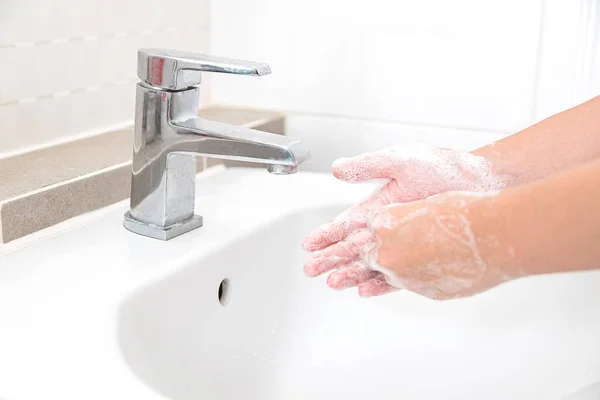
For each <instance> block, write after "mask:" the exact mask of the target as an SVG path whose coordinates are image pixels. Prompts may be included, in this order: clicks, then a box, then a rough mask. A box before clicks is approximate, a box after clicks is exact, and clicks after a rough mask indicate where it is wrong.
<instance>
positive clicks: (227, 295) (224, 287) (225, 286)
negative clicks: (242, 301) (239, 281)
mask: <svg viewBox="0 0 600 400" xmlns="http://www.w3.org/2000/svg"><path fill="white" fill-rule="evenodd" d="M219 303H221V305H222V306H223V307H225V306H228V305H229V303H231V283H230V282H229V279H223V280H222V281H221V284H220V285H219Z"/></svg>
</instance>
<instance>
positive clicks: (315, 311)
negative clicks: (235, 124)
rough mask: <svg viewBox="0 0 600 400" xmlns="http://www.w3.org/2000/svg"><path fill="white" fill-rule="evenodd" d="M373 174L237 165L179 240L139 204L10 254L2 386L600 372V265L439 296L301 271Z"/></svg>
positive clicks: (2, 271)
mask: <svg viewBox="0 0 600 400" xmlns="http://www.w3.org/2000/svg"><path fill="white" fill-rule="evenodd" d="M372 189H373V188H372V187H370V186H357V185H345V184H341V183H339V182H336V181H335V180H334V179H333V178H331V177H330V176H326V175H321V174H309V173H299V174H297V175H295V176H289V177H274V176H271V175H268V174H267V173H266V172H264V171H257V170H244V169H230V170H227V171H224V172H221V173H219V174H215V175H213V176H210V177H206V178H202V179H198V188H197V193H198V201H197V212H199V213H200V214H202V215H204V217H205V226H204V227H202V228H200V229H197V230H195V231H192V232H189V233H187V234H185V235H183V236H181V237H179V238H176V239H173V240H171V241H168V242H158V241H155V240H152V239H149V238H145V237H141V236H137V235H134V234H132V233H130V232H127V231H126V230H125V229H123V228H122V227H121V225H120V224H121V217H122V214H123V211H124V210H125V209H126V204H124V203H123V204H118V205H116V206H114V207H111V208H109V209H106V210H103V211H101V212H99V213H98V214H96V215H95V216H92V217H91V218H88V219H87V220H86V221H84V222H81V223H79V224H76V225H74V226H71V227H69V228H68V229H62V230H61V231H58V232H56V233H55V234H53V235H51V236H49V237H47V238H44V239H43V240H40V241H38V242H36V243H33V244H29V245H28V246H25V247H23V248H20V249H17V250H14V251H11V252H9V253H6V254H3V255H0V337H2V340H0V398H3V397H4V398H6V399H7V400H12V399H15V400H16V399H19V400H21V399H40V398H48V399H54V398H57V399H58V398H60V399H61V400H62V399H81V398H86V399H92V398H93V399H96V398H97V399H106V398H130V399H172V400H188V399H211V400H217V399H227V400H229V399H261V400H268V399H338V398H344V399H347V400H354V399H357V400H358V399H361V400H362V399H365V398H368V399H461V400H468V399H476V400H480V399H503V400H504V399H562V398H563V397H564V396H565V395H567V394H569V393H572V392H574V391H576V390H577V389H579V388H582V387H585V386H586V385H591V384H593V383H594V382H597V381H600V318H598V316H597V315H598V309H599V308H600V290H599V288H600V273H593V272H589V273H580V274H567V275H555V276H544V277H536V278H529V279H523V280H520V281H515V282H510V283H507V284H505V285H503V286H501V287H499V288H497V289H494V290H492V291H489V292H487V293H484V294H482V295H479V296H476V297H473V298H468V299H461V300H454V301H449V302H436V301H432V300H428V299H425V298H422V297H419V296H417V295H414V294H411V293H409V292H398V293H395V294H391V295H387V296H384V297H381V298H374V299H361V298H359V297H358V296H357V295H356V291H355V290H348V291H344V292H334V291H331V290H330V289H328V288H327V287H326V285H325V281H324V278H317V279H309V278H306V277H305V276H304V275H303V273H302V264H303V262H304V260H305V259H306V258H307V257H308V255H307V254H305V253H304V252H302V251H301V249H300V242H301V239H302V237H303V236H304V235H305V234H306V233H308V232H309V231H310V230H311V229H313V228H314V227H315V226H317V225H319V224H321V223H323V222H325V221H327V220H328V219H330V218H332V217H333V216H334V215H336V214H337V213H338V212H340V211H341V210H342V209H344V208H345V207H347V205H349V204H351V203H354V202H356V201H358V200H360V199H361V198H363V197H364V196H365V195H366V194H368V193H369V192H370V191H371V190H372Z"/></svg>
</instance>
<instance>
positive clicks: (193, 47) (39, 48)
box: [0, 0, 210, 156]
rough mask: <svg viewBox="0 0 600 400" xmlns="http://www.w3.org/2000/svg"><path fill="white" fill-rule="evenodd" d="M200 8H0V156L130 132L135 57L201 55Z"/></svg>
mask: <svg viewBox="0 0 600 400" xmlns="http://www.w3.org/2000/svg"><path fill="white" fill-rule="evenodd" d="M209 6H210V0H169V1H168V2H167V1H164V0H122V1H115V0H54V1H47V0H0V156H2V155H7V154H13V153H19V152H23V151H26V150H29V149H32V148H36V147H40V146H47V145H51V144H53V143H57V142H61V141H66V140H70V139H73V138H75V137H78V136H82V135H90V134H94V133H101V132H104V131H108V130H111V129H114V128H116V127H122V126H125V125H130V124H131V123H132V122H133V110H134V99H135V82H136V81H137V74H136V72H137V70H136V51H137V49H138V48H140V47H167V48H182V49H187V50H189V51H195V52H203V53H204V52H208V36H209ZM204 89H206V87H204ZM207 95H208V92H207V91H206V92H205V98H204V102H206V101H207V98H208V97H207Z"/></svg>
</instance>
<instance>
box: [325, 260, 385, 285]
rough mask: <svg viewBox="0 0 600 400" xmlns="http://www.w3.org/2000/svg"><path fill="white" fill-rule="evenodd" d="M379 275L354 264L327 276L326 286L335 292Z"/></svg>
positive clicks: (361, 265)
mask: <svg viewBox="0 0 600 400" xmlns="http://www.w3.org/2000/svg"><path fill="white" fill-rule="evenodd" d="M379 274H380V273H379V272H377V271H373V270H372V269H371V268H369V267H367V266H366V265H365V264H363V263H360V262H355V263H352V264H350V265H348V266H347V267H343V268H340V269H338V270H337V271H333V272H332V273H331V274H329V276H328V277H327V286H329V287H330V288H332V289H335V290H342V289H348V288H351V287H355V286H358V285H360V284H361V283H365V282H367V281H369V280H371V279H373V278H376V277H377V276H378V275H379Z"/></svg>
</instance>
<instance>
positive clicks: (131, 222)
mask: <svg viewBox="0 0 600 400" xmlns="http://www.w3.org/2000/svg"><path fill="white" fill-rule="evenodd" d="M123 226H124V227H125V228H126V229H127V230H129V231H131V232H133V233H137V234H138V235H142V236H147V237H151V238H154V239H159V240H169V239H173V238H174V237H177V236H179V235H182V234H184V233H186V232H189V231H191V230H192V229H196V228H199V227H201V226H202V217H201V216H200V215H194V216H193V217H192V218H190V219H188V220H187V221H185V222H181V223H177V224H173V225H170V226H165V227H163V226H157V225H150V224H146V223H144V222H140V221H138V220H136V219H134V218H133V217H132V216H131V214H130V213H129V211H127V212H126V213H125V220H124V221H123Z"/></svg>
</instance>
